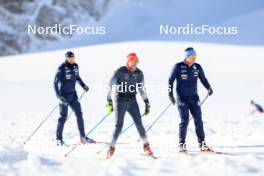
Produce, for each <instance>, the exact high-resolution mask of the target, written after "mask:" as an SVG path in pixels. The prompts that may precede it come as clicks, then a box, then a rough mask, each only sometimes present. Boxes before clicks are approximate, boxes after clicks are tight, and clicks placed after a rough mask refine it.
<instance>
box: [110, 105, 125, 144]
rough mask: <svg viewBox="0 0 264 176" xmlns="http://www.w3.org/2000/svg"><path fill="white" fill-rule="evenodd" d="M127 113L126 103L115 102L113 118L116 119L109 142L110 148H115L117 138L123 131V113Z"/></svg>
mask: <svg viewBox="0 0 264 176" xmlns="http://www.w3.org/2000/svg"><path fill="white" fill-rule="evenodd" d="M126 111H127V102H125V101H124V102H123V101H119V100H117V103H116V106H115V118H116V123H115V129H114V132H113V138H112V142H111V147H115V144H116V141H117V139H118V137H119V134H120V133H121V131H122V129H123V124H124V118H125V113H126Z"/></svg>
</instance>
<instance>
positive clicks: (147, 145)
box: [143, 142, 153, 156]
mask: <svg viewBox="0 0 264 176" xmlns="http://www.w3.org/2000/svg"><path fill="white" fill-rule="evenodd" d="M143 150H144V152H145V153H146V154H147V155H150V156H151V155H153V152H152V151H151V149H150V146H149V143H148V142H147V143H145V144H144V145H143Z"/></svg>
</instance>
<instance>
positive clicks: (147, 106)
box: [144, 99, 150, 115]
mask: <svg viewBox="0 0 264 176" xmlns="http://www.w3.org/2000/svg"><path fill="white" fill-rule="evenodd" d="M144 102H145V113H144V115H148V114H149V110H150V104H149V100H148V99H146V100H144Z"/></svg>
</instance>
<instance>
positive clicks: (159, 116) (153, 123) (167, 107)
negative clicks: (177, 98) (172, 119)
mask: <svg viewBox="0 0 264 176" xmlns="http://www.w3.org/2000/svg"><path fill="white" fill-rule="evenodd" d="M171 105H172V103H170V104H169V105H167V106H166V108H165V109H164V110H163V111H162V112H161V113H160V114H159V115H158V117H157V118H156V119H155V120H154V121H153V122H152V124H151V125H150V126H149V127H148V128H147V130H146V132H148V131H149V130H150V129H151V128H152V127H153V126H154V125H155V124H156V123H157V121H158V120H159V119H160V118H161V117H162V116H163V114H164V113H165V112H166V111H167V110H168V109H169V107H170V106H171Z"/></svg>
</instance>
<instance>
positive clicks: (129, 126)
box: [96, 114, 145, 154]
mask: <svg viewBox="0 0 264 176" xmlns="http://www.w3.org/2000/svg"><path fill="white" fill-rule="evenodd" d="M143 116H145V114H143V115H141V117H143ZM134 124H135V123H134V122H132V123H131V124H130V125H128V127H126V128H125V129H124V130H123V131H122V132H121V133H120V134H119V136H121V135H122V134H124V133H125V132H126V131H127V130H128V129H130V128H131V127H132V126H133V125H134ZM109 145H110V144H106V145H105V146H103V147H102V148H101V150H99V151H98V152H96V153H97V154H100V153H101V152H102V151H103V150H104V149H105V148H106V147H108V146H109Z"/></svg>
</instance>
